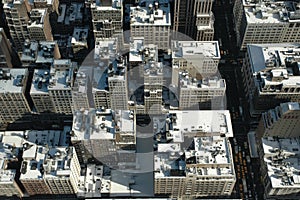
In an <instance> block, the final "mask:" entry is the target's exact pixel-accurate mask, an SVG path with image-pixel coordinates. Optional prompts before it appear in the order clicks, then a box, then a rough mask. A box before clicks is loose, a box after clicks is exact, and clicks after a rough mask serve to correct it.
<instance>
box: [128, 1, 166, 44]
mask: <svg viewBox="0 0 300 200" xmlns="http://www.w3.org/2000/svg"><path fill="white" fill-rule="evenodd" d="M130 16H131V19H130V33H131V36H132V37H144V44H145V45H148V44H154V45H157V46H158V48H159V49H164V50H167V49H169V48H170V35H171V33H170V29H171V13H170V4H169V1H167V0H163V1H159V2H158V1H157V2H155V3H154V4H153V2H150V1H141V2H140V3H139V6H137V7H130Z"/></svg>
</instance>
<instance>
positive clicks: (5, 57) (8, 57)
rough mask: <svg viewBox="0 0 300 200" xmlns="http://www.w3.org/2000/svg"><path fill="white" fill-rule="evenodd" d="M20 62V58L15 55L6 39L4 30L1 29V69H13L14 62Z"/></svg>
mask: <svg viewBox="0 0 300 200" xmlns="http://www.w3.org/2000/svg"><path fill="white" fill-rule="evenodd" d="M14 60H15V62H16V60H17V61H19V58H18V57H17V56H16V55H15V54H14V53H13V49H12V48H11V44H10V42H9V40H8V39H7V37H6V34H5V32H4V29H3V28H0V67H2V68H5V67H9V68H12V67H13V62H14Z"/></svg>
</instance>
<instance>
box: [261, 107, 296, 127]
mask: <svg viewBox="0 0 300 200" xmlns="http://www.w3.org/2000/svg"><path fill="white" fill-rule="evenodd" d="M296 110H297V111H299V112H300V106H299V103H298V102H287V103H281V104H280V105H279V106H277V107H276V108H274V109H270V110H268V111H267V112H265V113H262V119H263V120H264V125H265V128H270V127H272V125H273V123H276V121H278V120H279V119H280V118H281V117H283V115H284V114H286V113H287V112H289V111H296Z"/></svg>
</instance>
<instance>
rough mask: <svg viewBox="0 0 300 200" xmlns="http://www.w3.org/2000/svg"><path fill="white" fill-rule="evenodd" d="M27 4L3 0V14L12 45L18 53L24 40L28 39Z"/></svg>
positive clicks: (22, 1)
mask: <svg viewBox="0 0 300 200" xmlns="http://www.w3.org/2000/svg"><path fill="white" fill-rule="evenodd" d="M27 8H28V2H27V1H25V0H20V1H16V0H13V1H11V0H5V1H4V6H3V9H4V13H5V17H6V21H7V24H8V27H9V30H10V35H11V37H12V40H13V43H14V45H15V47H16V48H17V51H18V52H22V49H23V45H24V42H25V40H26V39H30V35H29V32H28V28H27V25H28V21H29V20H30V19H29V16H28V12H29V11H30V10H28V9H27Z"/></svg>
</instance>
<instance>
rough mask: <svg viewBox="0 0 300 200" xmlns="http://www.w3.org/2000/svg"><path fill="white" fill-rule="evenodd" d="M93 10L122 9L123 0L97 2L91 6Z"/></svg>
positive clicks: (101, 0) (97, 0)
mask: <svg viewBox="0 0 300 200" xmlns="http://www.w3.org/2000/svg"><path fill="white" fill-rule="evenodd" d="M91 8H92V9H97V10H113V9H119V10H120V9H121V8H122V0H96V1H95V2H94V3H92V4H91Z"/></svg>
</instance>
